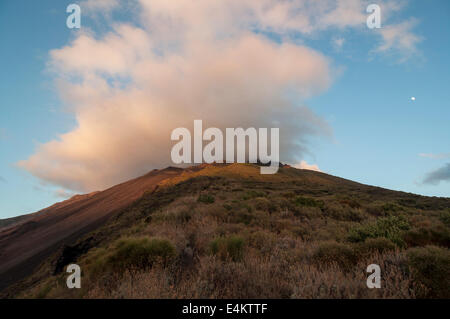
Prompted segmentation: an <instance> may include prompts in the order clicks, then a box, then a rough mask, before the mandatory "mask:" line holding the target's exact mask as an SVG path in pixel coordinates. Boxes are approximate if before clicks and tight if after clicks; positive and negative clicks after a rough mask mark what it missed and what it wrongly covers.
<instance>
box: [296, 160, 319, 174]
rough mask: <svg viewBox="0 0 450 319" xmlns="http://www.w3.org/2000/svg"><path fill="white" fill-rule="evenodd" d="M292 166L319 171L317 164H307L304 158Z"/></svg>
mask: <svg viewBox="0 0 450 319" xmlns="http://www.w3.org/2000/svg"><path fill="white" fill-rule="evenodd" d="M293 167H295V168H299V169H307V170H310V171H316V172H321V170H320V169H319V166H318V165H317V164H308V162H306V161H304V160H302V161H301V162H300V163H298V164H295V165H293Z"/></svg>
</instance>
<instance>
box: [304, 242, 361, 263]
mask: <svg viewBox="0 0 450 319" xmlns="http://www.w3.org/2000/svg"><path fill="white" fill-rule="evenodd" d="M312 258H313V260H314V261H315V262H316V263H318V264H319V265H331V264H333V263H336V264H338V265H339V266H340V267H342V268H343V269H344V270H348V268H350V267H351V266H353V265H354V264H355V263H356V262H357V256H356V254H355V252H354V250H353V248H352V247H351V246H349V245H347V244H343V243H337V242H325V243H321V244H320V245H319V246H318V247H317V248H316V250H315V251H314V253H313V256H312Z"/></svg>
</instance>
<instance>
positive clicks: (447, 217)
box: [439, 209, 450, 227]
mask: <svg viewBox="0 0 450 319" xmlns="http://www.w3.org/2000/svg"><path fill="white" fill-rule="evenodd" d="M439 220H440V221H441V222H443V223H444V225H445V226H447V227H450V209H449V210H447V211H445V212H442V213H441V214H440V215H439Z"/></svg>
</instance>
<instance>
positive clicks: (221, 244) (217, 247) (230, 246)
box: [211, 236, 244, 261]
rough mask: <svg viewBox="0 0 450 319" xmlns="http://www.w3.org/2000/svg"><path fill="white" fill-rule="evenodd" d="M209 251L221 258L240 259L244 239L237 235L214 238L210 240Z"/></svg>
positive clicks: (242, 254) (242, 253)
mask: <svg viewBox="0 0 450 319" xmlns="http://www.w3.org/2000/svg"><path fill="white" fill-rule="evenodd" d="M211 252H212V254H214V255H217V256H219V257H220V258H221V259H222V260H227V259H231V260H233V261H241V260H242V258H243V257H244V239H243V238H242V237H239V236H230V237H219V238H216V239H214V240H213V241H212V242H211Z"/></svg>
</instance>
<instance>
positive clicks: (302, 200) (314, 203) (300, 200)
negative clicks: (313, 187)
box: [294, 196, 324, 208]
mask: <svg viewBox="0 0 450 319" xmlns="http://www.w3.org/2000/svg"><path fill="white" fill-rule="evenodd" d="M294 202H295V204H296V205H299V206H309V207H319V208H323V206H324V202H323V201H322V200H315V199H313V198H308V197H301V196H298V197H296V198H295V201H294Z"/></svg>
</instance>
